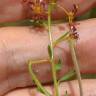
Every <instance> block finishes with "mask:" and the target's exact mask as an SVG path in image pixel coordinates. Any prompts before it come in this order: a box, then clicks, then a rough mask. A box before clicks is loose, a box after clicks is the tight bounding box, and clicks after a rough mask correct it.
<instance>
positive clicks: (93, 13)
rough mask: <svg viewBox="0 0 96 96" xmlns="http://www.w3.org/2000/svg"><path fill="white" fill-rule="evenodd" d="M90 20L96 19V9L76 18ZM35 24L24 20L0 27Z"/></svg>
mask: <svg viewBox="0 0 96 96" xmlns="http://www.w3.org/2000/svg"><path fill="white" fill-rule="evenodd" d="M89 18H96V8H93V9H91V10H89V11H88V12H86V13H85V14H83V15H82V16H80V17H77V18H76V21H79V20H85V19H89ZM62 21H63V22H64V21H65V20H59V21H54V23H60V22H62ZM32 24H33V22H30V20H23V21H17V22H11V23H9V22H8V23H0V27H2V26H30V25H32Z"/></svg>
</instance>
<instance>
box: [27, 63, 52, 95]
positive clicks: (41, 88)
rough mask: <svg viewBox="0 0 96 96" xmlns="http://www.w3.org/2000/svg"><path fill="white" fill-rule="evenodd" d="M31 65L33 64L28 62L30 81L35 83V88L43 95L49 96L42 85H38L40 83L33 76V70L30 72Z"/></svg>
mask: <svg viewBox="0 0 96 96" xmlns="http://www.w3.org/2000/svg"><path fill="white" fill-rule="evenodd" d="M32 64H33V62H32V61H30V62H29V66H28V68H29V73H30V75H31V77H32V80H33V81H34V82H35V84H36V85H37V87H38V88H39V89H40V90H41V91H42V93H43V94H45V95H46V96H51V94H50V93H49V92H48V91H47V90H46V89H45V88H44V87H43V86H42V84H41V83H40V81H39V80H38V79H37V77H36V76H35V74H34V72H33V70H32Z"/></svg>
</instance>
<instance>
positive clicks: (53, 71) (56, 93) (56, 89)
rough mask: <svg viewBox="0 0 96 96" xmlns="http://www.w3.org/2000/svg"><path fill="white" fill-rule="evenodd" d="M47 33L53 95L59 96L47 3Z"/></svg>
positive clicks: (49, 13)
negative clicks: (50, 53)
mask: <svg viewBox="0 0 96 96" xmlns="http://www.w3.org/2000/svg"><path fill="white" fill-rule="evenodd" d="M48 33H49V39H50V48H51V52H52V57H51V59H50V62H51V64H52V74H53V81H54V88H55V96H59V92H58V83H57V77H56V69H55V63H54V50H53V40H52V33H51V4H49V6H48Z"/></svg>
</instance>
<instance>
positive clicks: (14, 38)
mask: <svg viewBox="0 0 96 96" xmlns="http://www.w3.org/2000/svg"><path fill="white" fill-rule="evenodd" d="M89 22H90V24H91V26H90V25H89V24H88V23H89ZM95 24H96V20H95V19H94V20H92V21H91V20H88V21H85V22H83V23H82V22H81V23H80V25H77V26H78V27H79V28H78V32H79V33H80V40H78V44H77V45H78V46H77V49H78V55H79V59H80V63H81V72H82V73H96V69H95V66H96V64H95V58H94V57H95V53H94V52H95V45H92V44H93V40H94V39H95V30H96V28H94V26H95ZM58 26H59V27H58ZM62 26H63V27H62ZM84 26H85V27H84ZM86 27H88V28H86ZM53 29H55V30H56V31H55V32H54V34H53V37H54V39H56V38H57V37H59V36H60V35H61V34H63V32H64V30H65V31H66V30H67V28H66V25H65V24H59V25H56V26H53ZM90 29H92V30H93V34H91V33H90ZM88 30H89V31H88ZM0 31H1V32H0V36H1V40H0V41H1V60H0V62H1V65H0V66H1V67H0V68H1V71H0V73H1V74H2V76H0V81H1V88H0V89H1V92H0V93H1V94H2V93H3V92H7V91H9V90H12V89H14V88H17V87H27V86H31V85H32V83H31V78H30V75H29V73H28V69H27V66H28V65H27V63H26V62H27V60H29V59H42V58H48V54H47V51H46V50H47V47H46V46H47V45H48V36H47V33H46V32H45V31H44V30H40V29H39V30H38V29H36V28H33V29H32V27H7V28H1V29H0ZM13 31H14V32H13ZM36 31H38V34H37V33H36ZM40 31H44V32H40ZM90 38H91V39H90ZM88 40H89V41H90V42H89V41H88ZM86 42H89V44H88V49H85V48H86V46H87V45H86ZM59 46H60V47H61V49H62V48H63V51H64V53H62V51H61V50H58V49H57V50H58V51H57V52H56V57H58V56H63V55H64V56H63V57H66V58H65V59H64V60H63V61H64V62H63V64H64V66H63V68H62V71H61V72H60V73H59V75H58V76H61V75H62V74H64V73H66V72H68V71H69V70H70V69H71V68H72V62H69V60H71V59H70V54H69V49H68V47H67V46H66V44H65V43H62V44H61V45H59ZM90 47H92V50H94V52H91V51H90V50H91V48H90ZM36 53H38V54H36ZM42 53H44V54H43V55H41V54H42ZM84 53H85V54H84ZM62 54H63V55H62ZM86 54H88V56H87V57H86ZM93 54H94V55H93ZM83 55H84V56H83ZM85 57H86V58H85ZM89 59H90V61H88V60H89ZM85 64H86V65H85ZM92 65H93V67H92ZM63 69H66V70H63ZM34 70H39V72H38V73H37V75H38V76H39V78H40V79H41V81H42V78H43V77H46V78H43V81H42V82H43V83H46V82H50V80H52V78H51V77H50V74H51V73H50V66H49V65H48V64H42V66H35V67H34ZM48 70H49V74H47V71H48ZM6 73H7V74H6ZM43 73H44V74H43ZM47 77H48V78H47ZM16 79H17V80H16ZM12 82H13V83H12ZM3 88H4V89H3Z"/></svg>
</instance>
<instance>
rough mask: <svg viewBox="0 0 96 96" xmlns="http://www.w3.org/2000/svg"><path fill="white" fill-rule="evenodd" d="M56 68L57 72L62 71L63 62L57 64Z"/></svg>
mask: <svg viewBox="0 0 96 96" xmlns="http://www.w3.org/2000/svg"><path fill="white" fill-rule="evenodd" d="M55 68H56V71H60V70H61V68H62V62H61V60H60V59H59V61H58V63H57V64H55Z"/></svg>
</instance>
